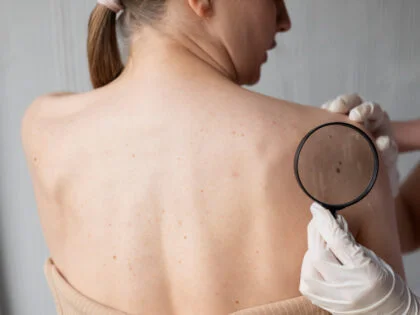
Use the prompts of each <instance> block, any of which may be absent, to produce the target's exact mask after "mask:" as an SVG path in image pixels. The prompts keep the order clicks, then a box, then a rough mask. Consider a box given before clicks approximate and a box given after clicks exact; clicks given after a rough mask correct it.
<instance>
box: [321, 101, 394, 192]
mask: <svg viewBox="0 0 420 315" xmlns="http://www.w3.org/2000/svg"><path fill="white" fill-rule="evenodd" d="M322 108H323V109H326V110H328V111H330V112H333V113H340V114H348V116H349V119H350V120H352V121H354V122H358V123H361V124H363V125H364V126H365V128H366V129H367V130H369V131H370V132H371V133H372V135H373V136H374V138H375V142H376V146H377V148H378V150H379V152H380V154H381V155H382V157H383V161H384V164H385V166H386V168H387V171H388V177H389V180H390V183H391V190H392V195H393V197H394V198H395V197H396V196H397V195H398V193H399V187H400V174H399V172H398V168H397V159H398V147H397V143H396V141H395V137H394V134H393V132H392V125H391V121H390V119H389V116H388V114H387V112H385V111H384V110H383V109H382V108H381V106H380V105H378V104H376V103H373V102H363V100H362V99H361V98H360V96H359V95H357V94H351V95H342V96H339V97H337V98H336V99H334V100H332V101H329V102H327V103H325V104H324V105H322Z"/></svg>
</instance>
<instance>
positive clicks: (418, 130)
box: [392, 119, 420, 152]
mask: <svg viewBox="0 0 420 315" xmlns="http://www.w3.org/2000/svg"><path fill="white" fill-rule="evenodd" d="M392 129H393V132H394V135H395V141H396V142H397V144H398V148H399V151H400V152H409V151H417V150H420V119H416V120H410V121H395V122H393V123H392Z"/></svg>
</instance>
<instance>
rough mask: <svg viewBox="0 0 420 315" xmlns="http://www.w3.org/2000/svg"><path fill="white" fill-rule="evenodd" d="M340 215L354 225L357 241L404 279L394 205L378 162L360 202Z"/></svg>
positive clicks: (383, 167) (381, 166)
mask: <svg viewBox="0 0 420 315" xmlns="http://www.w3.org/2000/svg"><path fill="white" fill-rule="evenodd" d="M355 149H356V150H357V148H355ZM342 214H343V215H344V216H345V217H346V218H348V220H349V222H355V224H356V225H357V226H358V232H357V235H356V239H357V241H358V242H359V243H360V244H362V245H363V246H365V247H367V248H369V249H371V250H372V251H374V252H375V253H376V254H377V255H378V256H379V257H381V258H382V259H383V260H384V261H386V262H387V263H388V264H389V265H390V266H391V267H392V268H393V269H394V270H395V271H396V272H397V273H398V274H399V275H400V276H401V277H403V278H404V277H405V274H404V267H403V262H402V254H401V247H400V240H399V234H398V226H397V219H396V213H395V202H394V198H393V196H392V193H391V187H390V183H389V178H388V174H387V170H386V167H385V166H384V164H383V161H382V160H381V159H380V161H379V174H378V177H377V180H376V183H375V185H374V186H373V188H372V190H371V191H370V193H369V194H368V195H367V196H366V197H365V198H364V199H363V200H361V201H360V202H358V203H356V204H355V205H353V206H351V207H349V208H348V209H345V210H343V213H342ZM350 224H351V223H350Z"/></svg>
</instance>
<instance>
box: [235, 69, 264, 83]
mask: <svg viewBox="0 0 420 315" xmlns="http://www.w3.org/2000/svg"><path fill="white" fill-rule="evenodd" d="M260 79H261V67H259V68H258V71H255V72H253V73H250V74H248V75H247V76H246V77H244V78H243V80H241V83H240V84H241V85H247V86H252V85H255V84H257V83H258V82H260Z"/></svg>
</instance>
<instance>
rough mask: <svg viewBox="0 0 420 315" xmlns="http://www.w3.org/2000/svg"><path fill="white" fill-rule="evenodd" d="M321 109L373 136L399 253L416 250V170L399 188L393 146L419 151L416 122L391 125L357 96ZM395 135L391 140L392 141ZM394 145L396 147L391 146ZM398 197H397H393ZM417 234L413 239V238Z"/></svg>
mask: <svg viewBox="0 0 420 315" xmlns="http://www.w3.org/2000/svg"><path fill="white" fill-rule="evenodd" d="M322 107H323V108H324V109H326V110H328V111H330V112H334V113H341V114H348V115H349V118H350V119H351V120H352V121H355V122H358V123H361V124H364V125H365V126H366V127H367V129H368V130H370V131H372V132H373V133H374V137H375V141H376V144H377V146H378V148H379V151H380V152H381V155H382V156H383V158H384V160H385V166H386V168H387V170H388V177H389V180H390V183H391V187H392V191H393V195H394V196H395V197H396V199H395V204H396V216H397V222H398V231H399V236H400V239H401V248H402V250H403V252H408V251H412V250H415V249H417V248H419V247H420V236H419V234H420V232H417V233H416V230H418V229H417V228H416V227H417V226H419V223H420V219H419V217H420V210H418V209H419V204H420V203H419V198H418V196H417V194H416V193H415V192H416V191H419V189H420V187H419V185H420V184H419V183H418V182H419V176H420V171H419V167H417V169H416V170H415V171H414V172H413V174H412V175H411V176H410V177H409V178H408V179H407V180H406V182H405V183H404V184H403V185H402V186H401V187H400V186H399V174H398V169H397V164H396V162H397V156H398V149H397V145H398V146H400V148H401V149H402V150H403V151H409V150H415V149H417V150H418V149H420V138H419V137H418V136H416V135H418V134H420V119H419V120H413V121H408V122H396V123H392V124H391V122H390V120H389V117H388V115H387V114H386V112H385V111H384V110H383V109H382V108H381V107H380V106H379V105H377V104H375V103H372V102H365V103H363V100H362V99H361V98H360V97H359V96H358V95H343V96H339V97H338V98H336V99H335V100H333V101H330V102H327V103H325V104H324V105H323V106H322ZM394 135H395V138H394ZM395 142H397V145H395V144H394V143H395ZM397 196H398V197H397ZM416 234H417V235H416Z"/></svg>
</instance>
